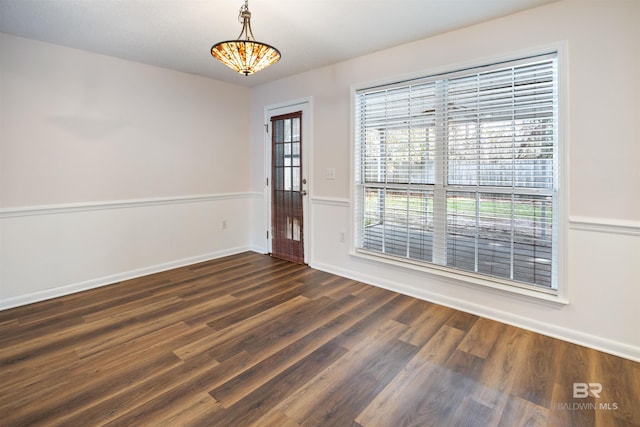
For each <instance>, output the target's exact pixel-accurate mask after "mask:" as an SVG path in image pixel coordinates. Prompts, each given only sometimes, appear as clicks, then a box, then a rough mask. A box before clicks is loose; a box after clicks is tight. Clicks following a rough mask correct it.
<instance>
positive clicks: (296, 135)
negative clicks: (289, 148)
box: [291, 117, 300, 141]
mask: <svg viewBox="0 0 640 427" xmlns="http://www.w3.org/2000/svg"><path fill="white" fill-rule="evenodd" d="M291 122H292V123H291V125H292V128H293V129H292V131H291V138H292V140H293V141H300V118H298V117H296V118H295V119H292V120H291Z"/></svg>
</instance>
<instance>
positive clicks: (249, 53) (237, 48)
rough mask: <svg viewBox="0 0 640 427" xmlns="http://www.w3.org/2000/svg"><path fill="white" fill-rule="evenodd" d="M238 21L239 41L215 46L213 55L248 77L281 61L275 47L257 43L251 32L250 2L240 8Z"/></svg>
mask: <svg viewBox="0 0 640 427" xmlns="http://www.w3.org/2000/svg"><path fill="white" fill-rule="evenodd" d="M238 20H239V21H240V22H242V31H241V32H240V35H239V36H238V39H237V40H227V41H224V42H220V43H218V44H216V45H214V46H213V47H212V48H211V55H213V57H214V58H216V59H217V60H218V61H220V62H222V63H223V64H224V65H226V66H227V67H229V68H232V69H234V70H235V71H237V72H238V73H240V74H244V75H245V76H248V75H249V74H253V73H255V72H257V71H260V70H262V69H264V68H267V67H268V66H270V65H272V64H275V63H276V62H278V61H279V60H280V52H279V51H278V49H276V48H275V47H273V46H269V45H268V44H265V43H260V42H258V41H256V39H255V37H254V36H253V31H251V12H249V0H244V5H243V6H242V7H240V14H239V15H238Z"/></svg>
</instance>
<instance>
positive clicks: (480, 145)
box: [355, 54, 558, 289]
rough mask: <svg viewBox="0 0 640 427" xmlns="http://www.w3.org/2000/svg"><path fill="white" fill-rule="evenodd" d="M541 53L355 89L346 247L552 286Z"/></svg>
mask: <svg viewBox="0 0 640 427" xmlns="http://www.w3.org/2000/svg"><path fill="white" fill-rule="evenodd" d="M556 61H557V59H556V55H555V54H547V55H543V56H537V57H532V58H527V59H520V60H517V61H512V62H505V63H500V64H493V65H490V66H485V67H481V68H477V69H468V70H464V71H458V72H455V73H450V74H445V75H439V76H437V77H430V78H425V79H420V80H412V81H409V82H404V83H397V84H393V85H388V86H378V87H374V88H369V89H363V90H360V91H358V92H357V93H356V100H355V101H356V102H355V110H356V111H355V124H356V126H355V129H356V135H355V140H356V147H355V148H356V156H355V161H356V164H355V170H356V177H355V179H356V182H355V184H356V185H355V189H356V200H355V201H356V203H355V205H356V209H355V215H356V221H355V223H356V224H357V237H356V248H357V249H358V250H360V251H365V252H368V253H373V254H376V253H378V254H384V255H386V256H392V257H394V258H399V259H407V260H410V261H411V262H424V263H431V264H436V265H439V266H442V267H446V268H452V269H455V270H458V271H461V272H465V273H467V274H469V273H470V274H474V275H482V276H484V277H487V276H488V277H490V278H491V279H492V280H495V279H497V280H500V281H506V282H508V283H510V284H512V283H514V282H517V283H520V284H525V285H530V286H533V287H534V288H538V289H555V288H556V286H557V283H556V279H555V277H556V270H557V267H556V264H557V262H556V260H557V255H556V254H557V248H555V247H554V242H556V241H557V239H555V238H554V236H555V235H556V233H557V226H556V223H557V219H556V218H557V209H556V206H557V188H558V185H557V184H558V182H557V181H558V180H557V176H558V173H557V172H558V170H557V154H556V153H557V141H558V138H557V133H558V131H557V121H558V120H557V98H558V95H557V92H558V91H557V70H556V68H557V65H556Z"/></svg>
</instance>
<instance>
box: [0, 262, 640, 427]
mask: <svg viewBox="0 0 640 427" xmlns="http://www.w3.org/2000/svg"><path fill="white" fill-rule="evenodd" d="M574 383H592V384H600V385H601V387H602V390H601V391H600V395H599V396H598V397H596V396H594V395H593V394H592V393H591V394H589V395H588V396H583V395H578V396H575V395H574V394H575V392H574ZM594 387H596V388H595V390H598V387H599V386H597V385H594ZM638 396H640V364H639V363H637V362H633V361H630V360H625V359H621V358H619V357H616V356H612V355H608V354H604V353H601V352H598V351H596V350H592V349H588V348H585V347H581V346H577V345H574V344H570V343H567V342H564V341H560V340H557V339H554V338H550V337H545V336H542V335H539V334H536V333H533V332H529V331H525V330H522V329H519V328H515V327H512V326H509V325H505V324H501V323H499V322H495V321H491V320H488V319H484V318H480V317H478V316H475V315H472V314H468V313H463V312H459V311H456V310H453V309H450V308H446V307H442V306H439V305H437V304H433V303H429V302H426V301H420V300H417V299H415V298H412V297H409V296H406V295H399V294H396V293H394V292H391V291H388V290H385V289H382V288H377V287H373V286H369V285H366V284H363V283H360V282H357V281H354V280H351V279H347V278H343V277H339V276H335V275H332V274H329V273H326V272H322V271H318V270H314V269H312V268H310V267H308V266H304V265H299V264H291V263H288V262H286V261H282V260H279V259H274V258H271V257H269V256H266V255H261V254H256V253H253V252H245V253H241V254H237V255H232V256H228V257H224V258H220V259H216V260H211V261H206V262H202V263H198V264H195V265H191V266H185V267H181V268H177V269H174V270H170V271H165V272H160V273H155V274H152V275H149V276H145V277H138V278H135V279H132V280H127V281H123V282H120V283H116V284H114V285H110V286H105V287H101V288H97V289H94V290H90V291H85V292H80V293H77V294H73V295H68V296H65V297H61V298H57V299H54V300H50V301H44V302H42V303H37V304H31V305H28V306H24V307H16V308H14V309H9V310H4V311H0V425H2V426H4V425H7V426H11V427H13V426H22V425H28V426H37V425H43V426H63V425H64V426H85V425H91V426H104V425H113V426H132V425H133V426H136V425H140V426H148V425H154V426H156V425H157V426H174V425H180V426H183V425H184V426H212V425H213V426H216V427H224V426H233V427H237V426H243V427H244V426H276V427H300V426H340V427H342V426H352V427H371V426H384V427H388V426H398V427H400V426H420V427H424V426H437V427H441V426H470V427H477V426H482V427H485V426H486V427H495V426H518V427H519V426H524V425H528V426H546V427H556V426H569V427H574V426H580V427H583V426H596V427H609V426H625V427H627V426H628V427H640V404H639V401H638Z"/></svg>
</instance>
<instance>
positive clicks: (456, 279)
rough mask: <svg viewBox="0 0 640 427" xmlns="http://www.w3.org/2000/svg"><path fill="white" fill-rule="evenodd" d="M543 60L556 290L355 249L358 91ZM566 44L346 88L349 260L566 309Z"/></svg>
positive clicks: (559, 43)
mask: <svg viewBox="0 0 640 427" xmlns="http://www.w3.org/2000/svg"><path fill="white" fill-rule="evenodd" d="M546 54H555V55H556V66H557V81H556V84H557V106H556V108H557V120H558V123H557V129H556V132H557V146H556V147H555V150H556V151H555V155H556V156H557V168H558V170H557V172H556V173H557V179H558V182H557V192H558V195H557V198H556V205H555V209H557V224H556V225H555V226H556V236H557V239H556V240H554V241H553V250H555V251H557V255H556V260H557V272H556V277H555V284H556V288H555V289H547V288H543V287H541V286H537V285H528V284H525V283H522V282H517V281H512V280H509V279H501V278H497V277H489V276H486V275H483V274H477V273H474V272H470V271H464V270H458V269H454V268H451V267H446V266H442V265H438V264H434V263H427V262H422V261H417V260H412V259H409V258H398V257H394V256H391V255H387V254H384V253H378V252H371V251H367V250H363V249H360V248H357V247H356V243H357V236H358V233H359V230H358V229H357V226H358V224H359V222H360V221H359V219H358V217H357V215H358V212H357V206H358V203H356V202H357V201H356V197H357V196H358V193H357V186H358V183H357V177H358V174H359V171H358V170H357V169H356V167H357V165H358V162H359V159H357V158H356V156H357V155H358V153H357V149H356V145H357V135H356V129H357V124H356V119H357V112H356V108H357V101H356V98H357V96H358V93H359V92H360V91H362V90H366V89H371V88H376V87H385V88H389V87H392V86H398V87H399V86H405V85H409V84H413V83H414V82H417V81H421V80H429V79H437V78H438V77H439V76H444V75H446V78H451V76H452V75H462V74H465V73H469V72H473V71H472V69H481V68H483V67H488V66H492V65H493V64H497V63H502V62H513V61H518V60H520V59H524V58H529V57H535V56H542V55H546ZM567 70H568V64H567V43H566V42H556V43H552V44H549V45H544V46H539V47H535V48H531V49H525V50H521V51H514V52H509V53H506V54H501V55H496V56H493V57H485V58H479V59H474V60H472V61H469V62H464V63H459V64H453V65H446V66H443V67H440V68H438V69H431V70H427V71H425V72H420V73H413V74H410V75H402V76H396V77H390V78H385V79H384V80H378V81H370V82H366V83H361V84H354V85H352V86H351V96H350V101H351V105H350V114H351V122H350V124H351V129H350V134H351V136H350V151H351V153H350V165H351V168H352V174H351V176H350V206H351V208H350V216H349V221H350V228H351V230H352V232H351V233H350V239H349V254H350V255H351V256H353V257H358V258H361V259H366V260H371V261H375V262H379V263H383V264H389V265H393V266H397V267H403V268H407V269H410V270H417V271H419V272H423V273H427V274H428V275H431V276H433V277H434V278H439V279H441V280H442V279H444V280H445V281H447V282H451V283H455V284H459V285H463V286H473V287H479V288H481V289H487V290H491V291H497V292H498V293H502V294H517V295H522V296H525V297H530V298H532V299H533V300H537V301H543V302H551V303H557V304H568V302H569V298H568V289H567V279H566V276H567V273H566V251H567V228H568V227H567V224H568V220H567V218H568V213H567V205H568V200H569V196H568V191H567V190H568V185H567V177H568V164H569V163H568V138H567V135H568V131H567V128H568V126H567V120H568V114H567V101H566V100H567V91H568V78H567Z"/></svg>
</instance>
